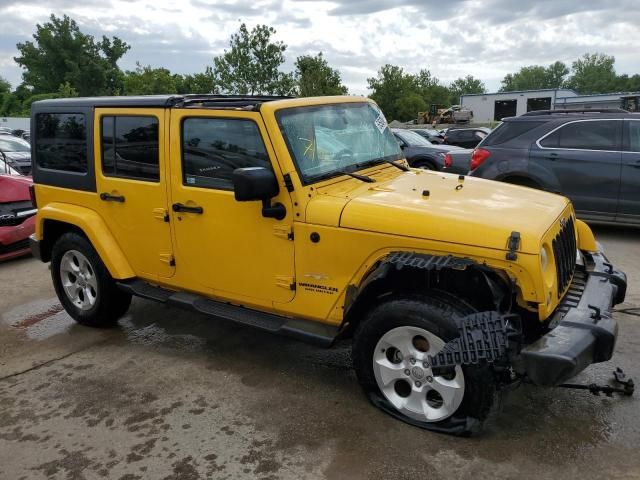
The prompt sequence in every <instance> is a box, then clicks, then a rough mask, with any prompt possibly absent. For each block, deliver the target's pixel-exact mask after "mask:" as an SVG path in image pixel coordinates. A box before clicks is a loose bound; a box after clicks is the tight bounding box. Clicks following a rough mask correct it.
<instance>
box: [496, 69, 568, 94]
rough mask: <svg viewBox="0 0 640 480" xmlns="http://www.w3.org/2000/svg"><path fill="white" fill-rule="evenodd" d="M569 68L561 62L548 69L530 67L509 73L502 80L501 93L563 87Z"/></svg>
mask: <svg viewBox="0 0 640 480" xmlns="http://www.w3.org/2000/svg"><path fill="white" fill-rule="evenodd" d="M568 74H569V68H568V67H567V66H566V65H565V64H564V63H562V62H554V63H552V64H551V65H549V66H548V67H544V66H542V65H530V66H528V67H522V68H521V69H520V70H519V71H518V72H516V73H509V74H507V75H506V76H505V77H504V78H503V79H502V87H501V88H500V91H501V92H513V91H516V90H538V89H543V88H560V87H562V86H563V83H564V80H565V78H566V76H567V75H568Z"/></svg>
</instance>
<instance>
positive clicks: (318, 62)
mask: <svg viewBox="0 0 640 480" xmlns="http://www.w3.org/2000/svg"><path fill="white" fill-rule="evenodd" d="M295 67H296V70H295V72H294V78H295V81H296V84H297V90H298V92H297V93H298V95H299V96H301V97H317V96H323V95H346V94H347V93H348V90H347V87H345V86H344V85H343V84H342V79H341V78H340V72H338V70H335V69H333V68H331V67H330V66H329V64H328V63H327V61H326V60H325V59H324V57H323V56H322V52H320V53H318V55H316V56H311V55H303V56H301V57H298V58H297V59H296V64H295Z"/></svg>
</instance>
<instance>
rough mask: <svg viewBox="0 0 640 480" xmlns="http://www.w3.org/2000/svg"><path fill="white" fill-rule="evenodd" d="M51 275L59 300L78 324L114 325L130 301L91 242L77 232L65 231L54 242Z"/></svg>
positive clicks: (93, 325)
mask: <svg viewBox="0 0 640 480" xmlns="http://www.w3.org/2000/svg"><path fill="white" fill-rule="evenodd" d="M51 277H52V280H53V285H54V288H55V290H56V294H57V295H58V299H59V300H60V303H61V304H62V306H63V307H64V309H65V310H66V311H67V313H68V314H69V315H70V316H71V317H72V318H73V319H74V320H75V321H76V322H78V323H80V324H83V325H88V326H92V327H109V326H113V325H115V324H116V323H117V320H118V319H119V318H120V317H121V316H122V315H124V314H125V313H126V311H127V310H128V309H129V305H130V304H131V295H129V294H127V293H125V292H123V291H121V290H120V289H119V288H118V287H117V285H116V283H115V281H114V280H113V278H112V277H111V275H110V274H109V271H108V270H107V268H106V267H105V266H104V264H103V263H102V260H100V257H99V256H98V253H97V252H96V251H95V249H94V248H93V246H92V245H91V243H89V241H88V240H87V239H86V238H85V237H83V236H81V235H79V234H77V233H65V234H64V235H62V236H61V237H60V238H59V239H58V240H57V241H56V243H55V244H54V246H53V249H52V252H51Z"/></svg>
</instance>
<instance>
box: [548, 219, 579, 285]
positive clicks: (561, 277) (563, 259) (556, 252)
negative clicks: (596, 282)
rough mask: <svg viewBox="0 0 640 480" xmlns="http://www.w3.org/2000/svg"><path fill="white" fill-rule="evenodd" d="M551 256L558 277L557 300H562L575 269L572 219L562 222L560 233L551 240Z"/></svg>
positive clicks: (574, 242)
mask: <svg viewBox="0 0 640 480" xmlns="http://www.w3.org/2000/svg"><path fill="white" fill-rule="evenodd" d="M553 256H554V258H555V261H556V274H557V277H558V298H562V294H563V293H564V291H565V290H566V289H567V286H568V285H569V283H570V282H571V279H572V278H573V272H574V271H575V269H576V232H575V228H574V222H573V217H569V218H568V219H567V220H566V221H564V222H562V225H561V227H560V231H559V232H558V234H557V235H556V238H554V239H553Z"/></svg>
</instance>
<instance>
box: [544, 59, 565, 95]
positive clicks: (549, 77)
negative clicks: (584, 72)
mask: <svg viewBox="0 0 640 480" xmlns="http://www.w3.org/2000/svg"><path fill="white" fill-rule="evenodd" d="M567 75H569V67H567V65H566V64H565V63H563V62H560V61H556V62H553V63H552V64H551V65H549V66H548V67H547V71H546V82H547V83H546V85H547V86H546V88H561V87H563V86H564V84H565V81H566V79H567Z"/></svg>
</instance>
